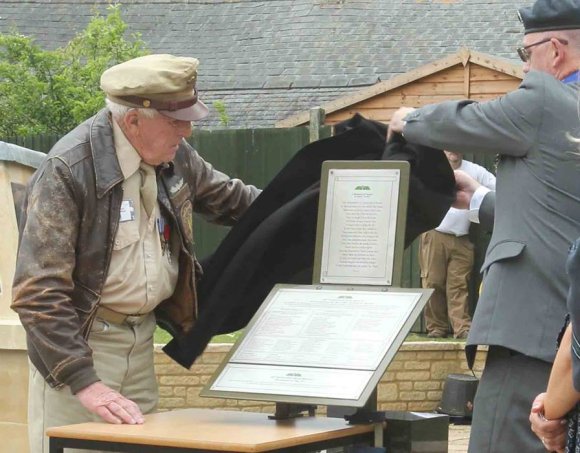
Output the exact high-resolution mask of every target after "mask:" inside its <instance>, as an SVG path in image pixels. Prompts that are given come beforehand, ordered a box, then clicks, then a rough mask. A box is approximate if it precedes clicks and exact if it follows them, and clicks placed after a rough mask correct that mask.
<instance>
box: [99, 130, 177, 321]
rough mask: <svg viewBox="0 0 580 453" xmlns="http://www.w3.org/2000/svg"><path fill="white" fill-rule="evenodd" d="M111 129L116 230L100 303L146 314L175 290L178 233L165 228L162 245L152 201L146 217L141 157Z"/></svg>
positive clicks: (160, 225) (160, 220)
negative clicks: (117, 189) (118, 183)
mask: <svg viewBox="0 0 580 453" xmlns="http://www.w3.org/2000/svg"><path fill="white" fill-rule="evenodd" d="M113 132H114V140H115V150H116V153H117V158H118V159H119V165H120V167H121V171H122V172H123V176H124V178H125V180H124V181H123V203H122V205H121V213H120V216H121V218H120V222H119V229H118V230H117V234H116V236H115V242H114V245H113V252H112V256H111V263H110V266H109V272H108V274H107V279H106V281H105V286H104V288H103V292H102V294H101V303H102V304H103V305H105V306H107V308H110V309H112V310H115V311H118V312H120V313H125V314H141V313H148V312H150V311H152V310H153V309H154V308H155V307H156V306H157V305H158V304H159V303H160V302H161V301H163V300H165V299H167V298H168V297H169V296H171V295H172V294H173V292H174V290H175V284H176V282H177V274H178V254H179V242H178V240H177V236H178V235H177V234H171V232H170V234H169V241H168V244H165V239H164V237H163V230H164V228H163V222H164V218H163V216H162V215H161V214H160V209H159V204H158V203H156V205H155V208H154V210H153V212H152V215H151V217H148V216H147V212H146V211H145V207H144V205H143V200H142V199H141V193H140V187H141V184H142V172H141V171H139V165H140V164H141V156H139V154H138V153H137V151H136V150H135V148H133V146H132V145H131V143H130V142H129V141H128V140H127V138H126V137H125V134H124V133H123V131H122V130H121V128H120V127H119V125H118V124H117V123H116V121H114V120H113ZM151 183H152V184H155V188H156V187H157V182H156V181H153V180H152V181H151ZM154 193H157V190H155V192H154ZM160 230H162V231H160Z"/></svg>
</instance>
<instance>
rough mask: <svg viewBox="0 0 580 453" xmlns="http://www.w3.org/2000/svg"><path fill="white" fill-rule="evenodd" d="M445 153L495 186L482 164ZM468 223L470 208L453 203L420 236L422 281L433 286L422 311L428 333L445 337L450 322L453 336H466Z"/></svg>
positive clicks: (469, 254)
mask: <svg viewBox="0 0 580 453" xmlns="http://www.w3.org/2000/svg"><path fill="white" fill-rule="evenodd" d="M445 155H446V156H447V159H448V160H449V163H450V165H451V167H452V168H453V169H454V170H461V171H464V172H465V173H467V174H468V175H470V176H471V177H473V178H474V179H475V180H476V181H478V182H479V183H480V184H481V185H482V186H483V187H487V188H489V189H495V176H494V175H493V174H492V173H490V172H489V171H487V170H486V169H485V168H484V167H482V166H480V165H477V164H474V163H473V162H469V161H466V160H463V155H462V154H461V153H457V152H451V151H445ZM469 225H470V217H469V211H467V210H465V209H456V208H453V207H452V208H450V209H449V211H448V212H447V214H446V215H445V217H444V218H443V220H442V221H441V224H440V225H439V226H438V227H437V228H435V229H434V230H431V231H428V232H426V233H425V234H423V235H422V236H421V240H420V248H419V266H420V268H421V284H422V286H423V288H432V289H434V293H433V295H432V296H431V299H430V300H429V302H428V303H427V306H426V307H425V313H424V316H425V325H426V328H427V334H428V336H429V337H433V338H444V337H446V336H447V335H448V330H449V325H450V326H451V329H452V333H453V336H454V337H455V338H467V334H468V332H469V328H470V327H471V316H470V315H469V303H468V301H469V291H468V284H469V279H470V277H471V271H472V268H473V244H472V243H471V241H470V240H469V236H468V232H469Z"/></svg>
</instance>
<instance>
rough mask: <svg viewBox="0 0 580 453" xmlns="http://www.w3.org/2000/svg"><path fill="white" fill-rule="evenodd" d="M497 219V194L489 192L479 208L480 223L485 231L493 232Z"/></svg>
mask: <svg viewBox="0 0 580 453" xmlns="http://www.w3.org/2000/svg"><path fill="white" fill-rule="evenodd" d="M494 219H495V192H494V191H491V192H488V193H487V195H486V196H485V197H484V198H483V201H482V202H481V206H480V207H479V223H480V225H481V226H482V227H483V229H484V230H485V231H491V230H493V221H494Z"/></svg>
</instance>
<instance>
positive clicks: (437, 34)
mask: <svg viewBox="0 0 580 453" xmlns="http://www.w3.org/2000/svg"><path fill="white" fill-rule="evenodd" d="M531 3H532V0H520V1H518V2H517V4H518V5H520V6H525V5H526V4H531ZM107 4H108V1H107V0H2V2H1V3H0V32H6V31H9V30H10V29H11V28H12V27H16V28H17V29H18V30H19V31H20V32H21V33H23V34H25V35H31V36H34V37H36V39H37V42H38V43H39V44H40V45H42V46H43V47H45V48H55V47H57V46H62V45H64V44H65V43H66V42H68V41H69V40H70V39H71V38H72V36H73V35H74V33H76V32H78V31H80V30H82V29H83V28H84V27H85V26H86V24H87V23H88V21H89V20H90V18H91V17H92V16H93V15H94V12H95V10H97V11H101V12H103V11H104V10H105V8H106V5H107ZM121 11H122V15H123V18H124V20H125V21H126V22H127V23H128V24H129V31H131V32H140V33H141V34H142V38H143V40H144V41H145V42H146V43H147V45H148V47H149V48H150V49H151V51H152V52H159V53H161V52H166V53H173V54H176V55H189V56H195V57H197V58H199V59H200V61H201V66H200V76H199V88H200V92H201V94H202V97H203V98H204V100H207V101H209V102H210V103H211V102H212V101H214V100H222V101H223V102H224V103H225V105H226V110H227V113H228V115H229V116H230V120H231V124H232V125H233V126H235V127H244V126H247V125H251V126H272V125H274V123H276V122H277V121H280V120H282V119H283V118H285V117H288V116H290V115H292V114H294V113H297V112H300V111H302V110H305V109H308V108H309V107H312V106H314V105H318V104H323V103H327V102H329V101H330V100H332V99H336V98H339V97H342V96H344V95H345V94H350V93H352V92H354V91H357V90H358V89H360V88H361V87H365V86H371V85H374V84H376V83H377V82H381V81H388V80H390V79H392V78H393V77H394V76H396V75H399V74H403V73H406V72H408V71H411V70H413V69H415V68H417V67H420V66H422V65H425V64H426V63H427V62H429V61H433V60H435V59H437V58H443V57H445V56H446V55H450V54H455V53H457V52H458V50H459V49H461V48H462V47H468V48H470V49H473V50H475V51H477V52H482V53H487V54H490V55H494V56H497V57H503V58H511V59H513V58H514V57H515V52H514V48H515V47H516V46H517V45H518V44H519V42H520V40H521V37H522V26H521V24H520V23H519V21H518V19H517V15H516V5H515V3H514V1H513V0H487V1H484V0H125V1H123V2H122V5H121ZM218 123H219V118H218V116H217V115H216V114H215V112H214V115H212V117H211V118H210V119H208V120H206V121H205V122H203V123H202V124H206V125H216V124H218Z"/></svg>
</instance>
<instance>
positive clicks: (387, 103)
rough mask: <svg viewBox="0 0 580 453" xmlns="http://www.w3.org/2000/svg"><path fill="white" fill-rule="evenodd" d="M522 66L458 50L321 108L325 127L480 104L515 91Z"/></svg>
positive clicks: (293, 121) (300, 120) (293, 119)
mask: <svg viewBox="0 0 580 453" xmlns="http://www.w3.org/2000/svg"><path fill="white" fill-rule="evenodd" d="M521 66H522V65H521V64H518V63H515V62H512V61H510V60H506V59H503V58H499V57H494V56H492V55H487V54H484V53H480V52H475V51H472V50H469V49H465V48H464V49H461V50H460V51H458V52H457V53H454V54H451V55H448V56H446V57H445V58H442V59H440V60H437V61H434V62H432V63H429V64H427V65H425V66H421V67H419V68H417V69H414V70H412V71H410V72H407V73H405V74H401V75H398V76H395V77H393V78H392V79H390V80H386V81H383V82H379V83H377V84H376V85H373V86H371V87H368V88H365V89H362V90H360V91H359V92H356V93H354V94H351V95H349V96H344V97H342V98H339V99H336V100H334V101H332V102H329V103H328V104H325V105H322V106H321V107H322V108H323V109H324V110H325V112H326V118H325V121H324V122H325V124H335V123H337V122H340V121H342V120H345V119H348V118H350V117H351V116H352V115H353V114H355V113H360V114H362V115H363V116H365V117H366V118H369V119H373V120H377V121H382V122H388V121H389V120H390V118H391V115H392V114H393V112H394V111H395V110H396V109H397V108H399V107H401V106H406V107H421V106H423V105H426V104H432V103H435V102H441V101H446V100H454V99H473V100H476V101H482V100H487V99H492V98H495V97H498V96H501V95H503V94H505V93H507V92H509V91H512V90H514V89H515V88H517V86H518V85H519V84H520V82H521V80H522V78H523V71H522V67H521ZM309 119H310V112H308V111H306V112H301V113H299V114H296V115H292V116H290V117H288V118H286V119H284V120H282V121H279V122H278V123H276V126H277V127H293V126H300V125H303V124H306V123H308V121H309Z"/></svg>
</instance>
